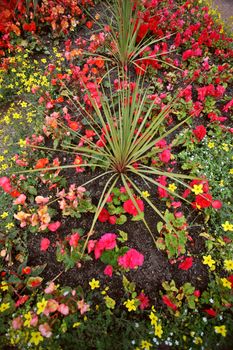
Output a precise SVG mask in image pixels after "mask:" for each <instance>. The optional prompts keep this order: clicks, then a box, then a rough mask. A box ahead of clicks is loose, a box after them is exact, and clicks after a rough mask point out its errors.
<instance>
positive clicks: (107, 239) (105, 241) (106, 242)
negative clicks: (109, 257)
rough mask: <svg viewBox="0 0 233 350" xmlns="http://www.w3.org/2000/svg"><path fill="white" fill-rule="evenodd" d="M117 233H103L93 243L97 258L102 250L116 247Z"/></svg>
mask: <svg viewBox="0 0 233 350" xmlns="http://www.w3.org/2000/svg"><path fill="white" fill-rule="evenodd" d="M116 238H117V235H115V234H114V233H105V234H104V235H103V236H102V237H101V238H100V240H99V241H98V242H97V243H96V245H95V258H96V259H99V258H100V256H101V254H102V253H103V251H104V250H112V249H114V248H115V247H116Z"/></svg>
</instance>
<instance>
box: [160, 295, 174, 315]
mask: <svg viewBox="0 0 233 350" xmlns="http://www.w3.org/2000/svg"><path fill="white" fill-rule="evenodd" d="M162 300H163V302H164V304H166V305H167V306H168V307H170V308H171V309H172V310H174V311H176V310H177V306H176V305H175V304H173V303H172V301H171V300H170V299H169V298H168V296H167V295H163V296H162Z"/></svg>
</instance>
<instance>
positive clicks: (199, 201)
mask: <svg viewBox="0 0 233 350" xmlns="http://www.w3.org/2000/svg"><path fill="white" fill-rule="evenodd" d="M211 203H212V196H211V194H209V193H203V194H198V195H197V196H196V205H197V206H199V207H201V208H208V207H210V206H211Z"/></svg>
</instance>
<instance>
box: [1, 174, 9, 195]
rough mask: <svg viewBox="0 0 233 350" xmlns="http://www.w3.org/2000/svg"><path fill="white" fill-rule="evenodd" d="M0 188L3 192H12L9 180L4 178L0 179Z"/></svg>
mask: <svg viewBox="0 0 233 350" xmlns="http://www.w3.org/2000/svg"><path fill="white" fill-rule="evenodd" d="M0 187H2V189H3V191H5V192H10V191H11V190H12V188H11V183H10V179H8V177H6V176H3V177H0Z"/></svg>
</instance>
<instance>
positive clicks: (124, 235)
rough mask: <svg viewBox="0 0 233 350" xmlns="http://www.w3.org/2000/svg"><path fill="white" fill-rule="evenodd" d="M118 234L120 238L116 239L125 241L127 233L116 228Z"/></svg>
mask: <svg viewBox="0 0 233 350" xmlns="http://www.w3.org/2000/svg"><path fill="white" fill-rule="evenodd" d="M118 232H119V235H120V236H121V238H119V237H118V240H120V242H122V243H123V242H126V241H127V240H128V234H127V233H126V232H124V231H121V230H118Z"/></svg>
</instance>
